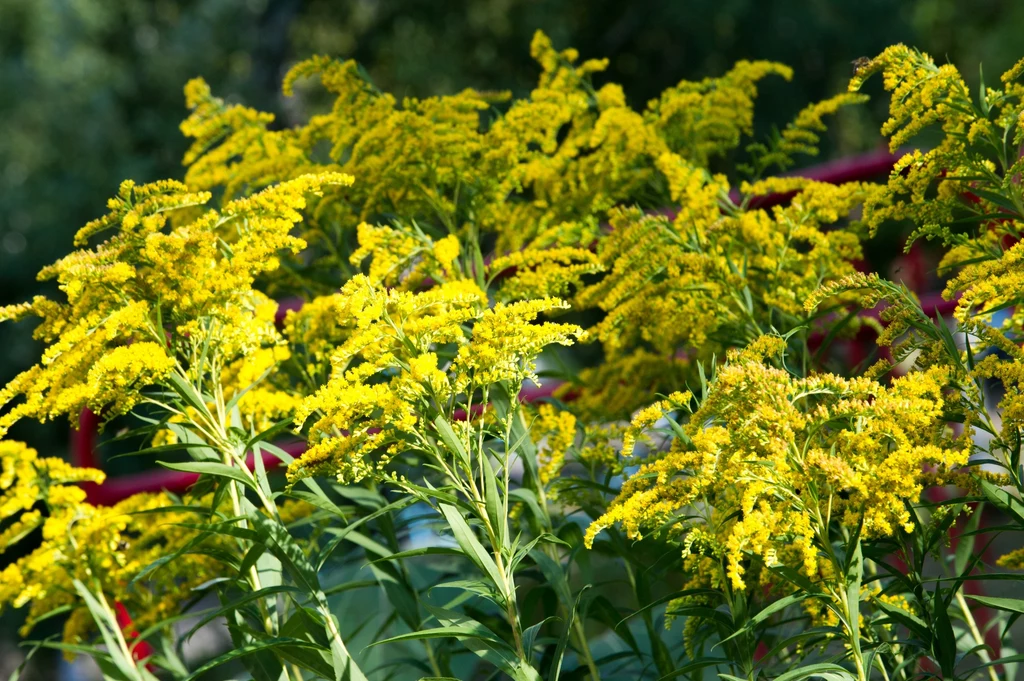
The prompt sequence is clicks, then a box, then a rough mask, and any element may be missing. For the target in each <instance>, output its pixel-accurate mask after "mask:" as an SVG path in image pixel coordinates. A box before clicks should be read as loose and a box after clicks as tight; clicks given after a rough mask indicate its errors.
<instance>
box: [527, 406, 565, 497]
mask: <svg viewBox="0 0 1024 681" xmlns="http://www.w3.org/2000/svg"><path fill="white" fill-rule="evenodd" d="M530 433H531V434H532V436H533V438H534V440H536V441H537V442H538V443H539V445H538V447H537V466H538V468H539V472H540V481H541V484H543V485H547V484H549V483H550V482H551V481H553V480H554V479H555V478H557V477H558V475H559V474H560V473H561V472H562V466H564V465H565V457H566V455H567V454H568V453H569V449H570V448H571V447H572V446H573V445H574V444H575V443H576V417H575V416H573V415H572V414H571V413H569V412H568V411H564V410H559V409H557V408H556V407H554V406H552V405H550V404H547V403H545V404H541V405H540V406H538V407H537V409H536V418H535V419H534V420H533V422H532V424H531V425H530Z"/></svg>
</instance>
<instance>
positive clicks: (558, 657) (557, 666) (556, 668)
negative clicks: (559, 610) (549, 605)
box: [548, 584, 590, 681]
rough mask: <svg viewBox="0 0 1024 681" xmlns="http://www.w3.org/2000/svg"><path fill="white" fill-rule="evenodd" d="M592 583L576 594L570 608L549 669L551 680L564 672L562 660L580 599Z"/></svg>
mask: <svg viewBox="0 0 1024 681" xmlns="http://www.w3.org/2000/svg"><path fill="white" fill-rule="evenodd" d="M589 588H590V585H589V584H587V585H585V586H584V587H583V588H582V589H580V592H579V593H578V594H576V600H575V601H574V602H573V604H572V608H570V609H569V617H568V618H567V619H566V620H565V629H564V630H563V631H562V637H561V638H559V639H558V646H556V648H555V657H554V658H553V659H552V660H551V668H550V669H549V670H548V678H549V679H550V680H551V681H558V677H559V675H560V674H561V673H562V660H563V658H564V657H565V647H566V646H567V645H569V638H570V637H571V636H572V625H573V624H574V623H575V621H576V613H577V612H579V609H580V599H582V598H583V594H584V593H585V592H586V590H587V589H589Z"/></svg>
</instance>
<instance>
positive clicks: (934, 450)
mask: <svg viewBox="0 0 1024 681" xmlns="http://www.w3.org/2000/svg"><path fill="white" fill-rule="evenodd" d="M782 347H784V344H783V342H782V341H781V339H779V338H777V337H775V338H773V337H769V336H766V337H764V338H763V339H762V340H761V341H759V342H758V343H755V344H754V345H752V346H751V347H750V348H748V349H747V350H745V351H743V352H742V353H733V354H732V355H731V359H730V362H729V363H727V364H726V365H725V366H723V367H721V368H719V370H718V372H717V374H716V375H715V378H714V380H713V381H712V382H711V383H710V385H709V391H708V394H707V396H706V397H705V398H704V400H703V402H702V403H701V404H700V406H699V408H698V409H697V410H696V411H695V412H694V413H693V415H692V416H691V417H690V419H689V422H688V423H687V424H685V425H684V426H683V430H684V432H685V434H686V438H685V439H681V438H676V439H674V440H673V441H672V443H671V446H670V447H669V448H668V450H667V451H665V452H663V453H661V454H659V455H658V456H656V457H654V458H653V459H652V460H649V461H647V462H645V463H643V464H642V465H641V466H640V468H639V469H638V470H637V472H636V473H635V474H634V475H633V476H631V477H630V478H629V479H628V480H627V481H626V482H625V483H624V484H623V486H622V491H621V493H620V494H619V496H618V498H617V499H616V500H615V501H614V502H613V504H612V506H611V507H610V508H609V510H608V511H607V513H605V514H604V515H603V516H602V517H600V518H598V519H597V520H595V521H594V523H593V525H591V527H590V528H589V529H588V531H587V535H586V540H587V542H588V545H589V544H590V543H592V542H593V540H594V538H595V536H596V535H597V533H598V532H600V531H601V529H603V528H605V527H608V526H609V525H612V524H616V523H619V524H622V525H623V526H624V528H625V530H626V532H627V534H628V535H629V536H633V537H635V536H640V535H641V533H642V532H643V530H644V528H648V527H657V526H659V525H660V524H661V523H662V522H664V521H665V520H666V519H668V518H669V517H671V516H672V515H673V514H675V513H680V512H683V511H684V510H687V509H689V511H688V512H689V513H693V514H696V515H697V516H698V517H700V516H704V519H703V520H702V521H693V522H690V523H688V524H687V525H685V526H683V527H680V528H677V529H676V531H677V532H684V533H685V532H687V531H701V532H705V531H707V532H711V533H713V534H714V536H715V537H717V541H718V542H720V544H721V545H722V546H723V547H724V554H725V562H726V568H727V574H728V578H729V579H730V581H731V582H732V585H733V587H734V588H737V589H742V588H744V587H745V586H746V581H745V576H744V575H745V572H746V568H745V567H744V564H745V563H744V561H745V559H746V557H747V556H753V557H754V558H757V559H759V560H761V561H784V560H786V561H796V562H795V564H793V565H792V566H793V567H795V568H797V569H799V570H801V571H802V572H803V573H804V574H806V575H807V576H809V577H816V575H817V572H818V567H819V560H818V557H817V553H818V550H819V544H820V541H823V539H821V538H822V537H827V536H828V535H827V532H828V530H827V525H828V523H829V522H830V521H834V522H838V523H841V524H843V525H845V526H847V527H850V528H853V527H857V526H862V528H863V529H862V535H863V536H865V537H878V536H888V535H891V534H893V533H895V532H897V531H898V530H900V529H903V530H905V531H911V530H912V523H911V520H910V515H909V513H908V511H907V508H906V505H907V503H908V502H910V503H913V502H915V501H916V500H917V499H918V498H919V497H920V495H921V492H922V490H923V486H924V484H925V482H926V481H927V480H928V478H927V477H926V476H925V472H924V467H925V466H939V467H940V468H941V469H944V470H947V469H950V468H954V467H957V466H962V465H965V464H966V463H967V458H968V455H969V453H970V452H969V445H968V446H967V448H964V447H963V446H954V445H953V444H952V443H949V442H948V441H947V440H946V436H945V422H944V419H943V403H944V398H943V393H942V389H943V386H944V383H945V380H946V379H947V377H948V372H946V371H945V370H943V369H933V370H930V371H926V372H920V373H913V374H909V375H907V376H905V377H903V378H900V379H897V380H895V381H893V383H892V385H891V387H885V386H883V385H881V384H878V383H875V382H874V381H871V380H869V379H864V378H856V379H844V378H840V377H838V376H833V375H829V374H820V375H814V376H810V377H807V378H796V377H794V376H792V375H791V374H789V373H788V372H786V371H785V370H782V369H777V368H774V367H771V366H768V365H766V364H765V363H764V359H763V358H765V357H771V356H774V355H777V354H778V353H779V352H780V351H781V349H782ZM670 406H671V404H658V405H655V406H654V407H653V408H651V409H646V410H642V411H641V412H639V413H638V414H637V417H636V418H635V420H634V422H633V426H632V427H633V428H634V429H636V430H637V431H640V432H642V431H644V430H646V429H648V428H649V427H650V426H651V425H652V424H653V422H654V421H655V420H657V419H658V418H659V417H660V415H661V414H662V413H664V411H665V410H666V409H667V408H668V407H670ZM627 437H628V435H627ZM627 447H628V444H627V445H624V450H625V449H626V448H627ZM702 508H703V510H701V509H702ZM709 512H712V513H710V515H709ZM688 528H689V529H688Z"/></svg>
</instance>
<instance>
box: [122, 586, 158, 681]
mask: <svg viewBox="0 0 1024 681" xmlns="http://www.w3.org/2000/svg"><path fill="white" fill-rule="evenodd" d="M114 612H115V614H116V616H117V626H119V627H121V631H122V632H124V635H125V640H126V641H127V642H128V645H129V646H130V647H131V651H132V657H133V658H135V660H138V661H141V660H145V659H146V658H148V657H152V655H153V646H151V645H149V643H148V642H146V641H135V639H136V637H138V635H139V632H138V631H137V630H136V629H135V624H134V623H133V622H132V616H131V615H130V614H128V609H127V608H125V607H124V605H122V604H121V603H115V604H114ZM146 668H147V669H149V671H155V670H154V669H153V667H152V666H151V665H148V664H147V665H146Z"/></svg>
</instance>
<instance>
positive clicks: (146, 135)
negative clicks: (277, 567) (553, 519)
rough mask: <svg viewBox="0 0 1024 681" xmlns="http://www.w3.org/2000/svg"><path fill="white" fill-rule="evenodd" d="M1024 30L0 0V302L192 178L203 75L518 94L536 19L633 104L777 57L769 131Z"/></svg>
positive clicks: (818, 18) (879, 2)
mask: <svg viewBox="0 0 1024 681" xmlns="http://www.w3.org/2000/svg"><path fill="white" fill-rule="evenodd" d="M1021 26H1024V2H1021V1H1020V0H969V1H967V0H650V1H641V0H632V1H631V2H622V1H621V0H587V1H586V2H580V1H579V0H577V1H573V0H390V1H385V0H308V1H306V2H303V1H302V0H0V305H2V304H8V303H14V302H21V301H23V300H26V299H28V298H30V297H31V296H32V295H34V294H35V293H38V292H40V291H42V290H44V288H43V287H42V285H40V284H39V283H37V282H36V280H35V273H36V272H37V271H38V270H39V269H40V267H41V266H43V265H45V264H48V263H50V262H52V261H53V260H55V259H56V258H57V257H59V256H60V255H62V254H64V253H66V252H67V251H68V250H69V249H70V247H71V238H72V235H73V233H74V232H75V231H76V230H77V229H78V228H79V227H80V226H81V225H83V224H84V223H85V222H87V221H88V220H90V219H92V218H94V217H97V216H99V215H100V214H102V212H103V211H104V206H105V203H106V200H107V197H108V196H110V195H112V194H114V193H115V192H116V189H117V185H118V184H119V182H120V181H121V180H122V179H125V178H132V179H134V180H136V181H138V182H148V181H152V180H156V179H159V178H165V177H172V178H173V177H180V176H181V175H182V167H181V163H180V159H181V157H182V154H183V152H184V150H185V146H186V144H185V140H184V138H183V137H182V135H181V134H180V132H179V130H178V123H179V122H180V121H181V119H182V118H183V117H184V115H185V109H184V104H183V97H182V86H183V85H184V84H185V82H186V81H187V80H188V79H189V78H191V77H193V76H196V75H202V76H203V77H205V78H206V79H207V80H208V81H209V82H210V84H211V85H212V87H213V89H214V91H215V92H216V93H218V94H219V95H220V96H222V97H224V98H226V99H228V100H229V101H240V102H245V103H247V104H250V105H252V106H255V107H257V108H260V109H264V110H268V111H272V112H274V113H275V114H277V115H278V123H279V124H280V125H288V124H289V122H290V120H292V119H293V118H294V117H295V116H296V115H298V114H301V113H302V112H300V111H298V110H297V105H296V104H295V103H294V102H291V101H289V100H286V99H285V98H283V97H282V96H281V94H280V89H279V85H280V80H281V77H282V76H283V74H284V72H285V71H287V69H288V68H289V66H290V65H291V64H293V63H294V62H295V61H297V60H299V59H302V58H304V57H307V56H309V55H312V54H328V55H332V56H337V57H342V58H354V59H356V60H358V61H359V62H361V63H362V64H363V65H364V67H365V68H366V70H367V72H368V73H369V74H370V76H371V77H372V78H373V80H374V81H375V82H376V84H377V85H378V86H379V87H381V88H382V89H386V90H390V91H392V92H394V93H396V94H397V95H399V96H401V95H430V94H443V93H451V92H455V91H458V90H460V89H462V88H464V87H475V88H479V89H484V90H511V91H512V92H513V94H516V95H523V94H526V93H527V92H528V91H529V90H530V88H531V86H532V84H533V83H534V82H535V79H536V75H537V69H536V68H535V65H534V64H533V62H532V61H531V59H530V56H529V43H530V39H531V37H532V34H533V32H534V30H536V29H538V28H540V29H543V30H544V31H545V32H547V33H548V34H549V35H550V36H551V37H552V39H553V40H554V42H555V44H556V45H557V46H559V47H567V46H574V47H576V48H578V49H579V50H580V52H581V54H582V55H583V57H585V58H586V57H608V58H609V59H610V66H609V69H608V71H607V73H606V74H604V78H606V79H608V80H613V81H616V82H621V83H623V84H624V86H625V89H626V93H627V95H628V96H629V97H630V99H631V101H632V103H633V104H634V105H635V106H637V107H642V106H643V105H644V104H645V103H646V102H647V100H648V99H650V98H652V97H654V96H656V95H657V93H659V92H660V91H661V90H662V89H664V88H665V87H668V86H670V85H673V84H675V83H676V82H678V81H679V80H680V79H684V78H686V79H699V78H702V77H705V76H712V75H718V74H720V73H722V72H723V71H725V70H726V69H727V68H729V66H730V65H731V64H732V63H733V62H735V61H736V60H737V59H774V60H779V61H782V62H785V63H787V64H789V65H791V66H793V67H794V69H795V71H796V77H795V78H794V80H793V82H791V83H781V82H777V81H776V82H770V83H766V87H765V88H764V90H763V94H762V96H761V99H760V100H759V101H760V106H759V113H758V117H759V118H758V120H759V123H758V125H759V126H760V129H761V130H762V131H763V130H766V129H767V128H768V127H769V126H771V125H773V124H775V125H780V124H783V123H784V122H785V121H786V120H788V119H789V118H791V117H792V115H793V114H794V113H795V112H796V111H798V110H799V109H800V108H801V107H802V106H803V105H804V104H806V103H807V102H809V101H811V100H814V99H820V98H823V97H826V96H829V95H831V94H833V93H835V92H838V91H841V90H842V89H844V88H845V85H846V82H847V80H848V79H849V76H850V75H851V61H852V60H854V59H856V58H858V57H862V56H873V55H875V54H877V53H878V52H879V51H880V50H881V49H883V48H884V47H885V46H886V45H889V44H891V43H894V42H905V43H908V44H910V45H914V46H917V47H919V48H921V49H923V50H925V51H927V52H929V53H930V54H932V55H933V56H935V57H936V59H937V60H939V61H947V60H948V61H949V62H952V63H954V64H956V65H957V66H959V67H960V68H961V70H962V72H963V73H964V74H965V76H966V77H967V79H968V82H969V83H970V84H971V85H972V86H975V85H976V84H977V83H978V79H979V69H978V65H979V63H984V65H985V68H986V71H987V72H988V73H989V74H990V77H989V79H988V80H989V82H993V81H995V79H996V77H997V75H998V74H999V73H1001V72H1002V71H1003V70H1005V69H1006V68H1008V67H1009V66H1010V65H1011V64H1013V62H1014V61H1016V59H1018V58H1019V57H1020V56H1021V55H1024V33H1022V32H1021V30H1020V27H1021ZM872 85H873V86H874V88H873V89H870V88H869V90H868V91H869V92H870V93H872V94H875V95H877V94H878V92H879V90H878V83H877V82H875V83H872ZM884 118H885V105H884V102H883V99H882V98H881V97H877V96H876V97H875V100H874V101H873V102H872V103H871V104H869V105H868V106H865V107H862V108H859V109H857V110H855V111H847V112H844V114H843V115H842V116H841V117H840V118H839V120H838V121H837V124H836V125H835V127H834V129H833V130H832V132H831V133H830V138H829V140H828V141H827V145H826V151H825V154H824V156H825V157H829V156H832V157H835V156H841V155H847V154H852V153H857V152H861V151H865V150H869V149H873V148H876V147H877V146H878V145H879V144H880V143H881V140H880V138H879V136H878V133H877V130H878V124H879V122H880V121H881V120H883V119H884ZM819 160H822V159H819ZM38 353H39V347H37V346H36V345H35V344H34V342H33V341H32V339H31V328H30V326H29V325H27V324H16V325H15V324H4V325H0V381H2V382H3V383H6V382H7V381H8V380H9V379H10V378H11V377H12V376H14V375H15V374H16V373H17V372H19V371H21V370H23V369H25V368H27V367H28V366H30V365H31V364H32V363H33V362H34V360H35V359H36V358H37V357H38ZM11 436H12V437H16V438H19V439H26V440H29V441H30V442H32V443H33V445H35V446H37V447H38V448H39V449H40V451H41V453H43V454H45V455H53V454H59V453H61V452H63V451H65V450H66V447H67V440H68V428H67V426H66V424H64V423H57V424H50V425H49V426H45V427H41V426H30V425H19V426H18V428H17V429H16V431H15V432H12V434H11ZM0 563H2V557H0ZM16 625H17V617H16V616H12V615H11V614H7V615H5V616H4V617H3V618H0V667H2V666H3V664H2V661H3V660H4V659H5V658H6V659H8V660H11V659H14V657H11V656H10V655H13V653H10V654H9V652H10V651H11V650H12V648H11V646H13V645H14V641H15V640H16V633H15V631H14V628H15V627H16ZM0 672H2V670H0ZM44 678H54V677H44Z"/></svg>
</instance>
